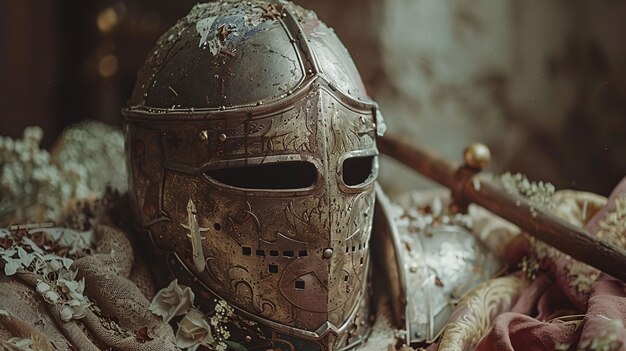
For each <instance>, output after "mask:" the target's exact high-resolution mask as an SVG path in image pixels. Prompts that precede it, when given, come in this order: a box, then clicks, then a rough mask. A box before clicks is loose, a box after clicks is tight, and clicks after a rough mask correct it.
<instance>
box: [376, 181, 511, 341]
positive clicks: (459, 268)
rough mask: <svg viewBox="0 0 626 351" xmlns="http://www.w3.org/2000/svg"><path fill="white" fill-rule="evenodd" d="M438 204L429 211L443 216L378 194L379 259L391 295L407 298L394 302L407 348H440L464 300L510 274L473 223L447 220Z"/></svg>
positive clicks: (465, 219)
mask: <svg viewBox="0 0 626 351" xmlns="http://www.w3.org/2000/svg"><path fill="white" fill-rule="evenodd" d="M434 199H435V201H434V202H433V204H437V205H433V206H428V207H427V208H428V209H429V211H433V212H437V213H435V214H434V215H431V214H424V213H420V212H418V209H419V204H417V203H415V202H414V201H410V200H409V201H404V202H409V203H408V204H405V205H404V206H400V205H398V204H396V203H392V202H390V201H389V199H388V198H387V197H386V196H385V194H384V193H383V192H382V191H381V189H380V188H379V187H377V189H376V206H375V218H374V233H375V234H374V235H373V236H372V247H374V252H373V255H375V256H376V259H377V260H376V262H377V263H378V267H377V268H378V269H382V270H384V271H386V272H388V274H387V275H386V276H387V282H386V283H387V286H388V288H389V291H390V293H391V294H392V295H393V296H400V297H401V298H399V299H392V300H391V302H392V312H393V315H394V319H395V322H396V326H397V328H398V329H400V330H402V331H403V334H404V335H403V337H402V338H403V339H404V342H405V343H406V344H413V345H415V344H421V343H432V342H434V341H435V339H437V337H439V335H440V334H441V332H442V331H443V329H444V327H445V325H446V323H447V321H448V318H449V317H450V316H451V315H452V312H453V311H454V309H455V306H456V303H457V302H458V301H459V300H460V299H461V297H463V296H464V295H465V294H466V293H467V292H468V291H470V290H471V289H472V288H473V287H475V286H477V285H478V284H479V283H481V282H483V281H485V280H488V279H490V278H492V277H494V276H496V275H498V274H500V273H502V272H503V271H504V268H505V266H504V265H503V264H502V262H501V261H500V260H499V259H498V258H497V257H496V256H494V255H493V253H491V252H489V250H488V249H487V248H486V247H485V245H484V244H483V243H482V242H481V241H480V240H479V239H478V238H477V237H476V236H475V235H474V234H472V232H471V231H470V230H469V226H471V220H470V219H469V217H467V216H464V215H461V214H457V215H455V216H452V215H448V214H446V213H445V211H444V208H446V207H447V206H445V205H444V204H442V202H441V200H440V198H439V197H437V196H435V197H434ZM422 205H423V204H422ZM432 207H437V208H439V209H437V210H433V209H432Z"/></svg>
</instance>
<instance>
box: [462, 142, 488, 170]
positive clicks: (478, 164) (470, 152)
mask: <svg viewBox="0 0 626 351" xmlns="http://www.w3.org/2000/svg"><path fill="white" fill-rule="evenodd" d="M463 160H464V161H465V165H466V166H469V167H471V168H475V169H478V170H481V169H483V168H484V167H485V166H487V164H488V163H489V161H491V151H490V150H489V148H488V147H487V146H486V145H485V144H481V143H473V144H470V145H469V146H468V147H466V148H465V151H463Z"/></svg>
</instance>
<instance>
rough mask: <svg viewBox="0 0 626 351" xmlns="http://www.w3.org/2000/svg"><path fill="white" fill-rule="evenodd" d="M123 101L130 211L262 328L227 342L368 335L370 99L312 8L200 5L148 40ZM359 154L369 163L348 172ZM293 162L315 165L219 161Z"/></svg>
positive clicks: (353, 340)
mask: <svg viewBox="0 0 626 351" xmlns="http://www.w3.org/2000/svg"><path fill="white" fill-rule="evenodd" d="M124 113H125V115H126V142H127V162H128V166H129V167H128V169H129V170H130V177H129V178H130V180H129V182H130V189H131V199H132V204H133V209H134V215H135V217H136V220H137V222H138V224H139V226H140V227H141V228H143V229H144V230H145V231H146V232H147V233H148V236H149V240H150V241H151V242H152V243H153V244H154V245H155V247H156V248H158V249H159V250H161V251H163V252H166V253H168V255H170V256H171V255H173V257H174V259H172V260H171V261H170V260H168V264H170V270H171V271H172V272H174V274H180V276H181V277H182V275H183V274H184V273H185V272H188V273H189V274H190V275H191V276H193V277H195V278H197V281H198V284H200V285H201V286H202V287H204V288H206V291H207V294H209V293H210V296H215V297H219V298H222V299H224V300H226V301H227V302H229V303H230V304H232V305H233V306H235V307H236V308H237V311H238V313H239V314H240V315H241V316H244V317H245V318H247V319H249V320H253V321H255V322H256V323H259V325H261V326H263V328H266V329H268V330H270V331H271V335H272V336H271V337H269V341H268V342H269V344H264V345H250V344H249V342H250V340H253V339H254V338H252V337H251V336H250V335H244V334H242V333H240V335H238V334H237V333H231V334H233V335H238V336H240V337H241V340H235V341H237V342H240V343H242V345H244V346H246V347H249V348H250V349H254V347H259V348H262V347H265V348H268V347H272V348H275V349H277V350H296V349H298V350H300V349H306V350H337V349H344V348H348V347H351V346H353V345H355V344H358V343H359V342H361V341H362V340H363V339H364V338H365V336H366V335H367V334H368V332H369V322H368V318H369V315H368V306H367V305H368V303H367V301H369V300H368V298H369V297H368V292H367V290H368V289H367V279H366V278H367V274H368V267H369V265H370V257H369V245H368V244H369V239H370V234H371V229H372V218H373V209H374V183H375V179H376V176H377V169H378V166H377V160H376V156H377V155H378V151H377V148H376V136H377V129H379V128H380V124H379V123H378V122H379V121H377V119H378V117H379V114H378V112H377V107H376V105H375V103H374V102H373V101H371V100H370V99H369V98H368V97H367V95H366V93H365V89H364V88H363V84H362V82H361V79H360V77H359V75H358V72H357V71H356V68H355V67H354V64H353V63H352V60H351V58H350V56H349V55H348V53H347V51H346V49H345V48H344V47H343V45H342V44H341V43H340V42H339V40H338V39H337V37H336V35H335V34H334V32H333V31H332V30H330V29H329V28H328V27H326V26H325V25H324V24H323V23H322V22H320V21H319V20H318V19H317V17H316V16H315V14H314V13H312V12H310V11H306V10H303V9H302V8H300V7H297V6H296V5H293V4H291V3H287V2H284V3H283V2H277V3H274V2H266V1H250V2H245V1H221V2H214V3H206V4H199V5H197V6H196V7H194V9H192V11H191V12H190V14H189V15H188V16H187V17H185V18H183V19H181V20H180V21H179V22H178V23H177V24H176V25H175V26H174V27H172V28H171V29H170V30H169V31H168V32H167V33H165V34H164V35H163V36H162V37H161V39H159V41H158V43H157V45H156V47H155V48H154V50H153V51H152V53H151V54H150V55H149V56H148V59H147V62H146V64H145V65H144V67H143V68H142V69H141V71H140V72H139V75H138V80H137V83H136V86H135V90H134V93H133V95H132V97H131V99H130V103H129V107H128V108H127V109H126V110H125V111H124ZM354 158H371V160H370V161H369V162H370V164H371V166H370V167H369V169H367V175H366V176H365V177H364V178H363V179H362V181H361V182H360V183H357V184H346V183H345V182H344V174H343V172H344V171H345V170H346V169H344V162H349V160H352V159H354ZM290 162H292V163H293V162H301V163H302V162H304V163H307V164H308V165H309V166H310V167H311V169H312V170H313V172H314V177H313V181H312V182H311V184H308V185H306V186H302V187H297V188H288V189H282V188H280V187H281V184H274V185H275V186H276V187H273V186H271V184H270V185H269V186H267V184H266V186H265V187H246V186H237V185H233V184H230V183H229V181H230V180H231V179H225V180H224V179H221V180H220V179H218V178H216V177H217V176H215V174H217V173H215V172H216V171H219V170H225V169H227V170H233V169H234V170H236V171H237V172H248V173H246V175H245V177H244V178H247V179H248V180H249V179H250V178H254V177H257V176H259V174H258V173H255V172H256V171H250V170H255V169H256V170H258V169H259V168H251V167H254V166H263V167H268V166H269V167H270V168H269V169H272V168H271V166H272V165H284V164H286V163H290ZM276 169H278V168H276ZM279 178H280V174H276V179H279ZM232 179H233V180H234V179H235V177H233V178H232ZM278 188H280V189H278ZM179 264H180V267H178V265H179ZM207 296H209V295H207ZM281 335H282V336H281ZM294 340H295V341H294ZM302 340H305V341H308V343H302ZM296 341H297V342H296ZM246 343H248V344H246ZM296 345H297V346H296Z"/></svg>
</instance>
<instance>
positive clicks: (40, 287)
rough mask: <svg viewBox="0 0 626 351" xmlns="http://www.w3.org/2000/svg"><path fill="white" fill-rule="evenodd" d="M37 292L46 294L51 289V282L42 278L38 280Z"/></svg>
mask: <svg viewBox="0 0 626 351" xmlns="http://www.w3.org/2000/svg"><path fill="white" fill-rule="evenodd" d="M36 289H37V292H38V293H40V294H42V295H43V294H44V293H45V292H46V291H48V290H50V284H48V283H46V282H43V281H41V280H39V281H37V288H36Z"/></svg>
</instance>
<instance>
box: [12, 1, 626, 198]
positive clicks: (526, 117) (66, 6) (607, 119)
mask: <svg viewBox="0 0 626 351" xmlns="http://www.w3.org/2000/svg"><path fill="white" fill-rule="evenodd" d="M196 2H197V1H195V0H193V1H192V0H177V1H166V0H118V1H108V0H106V1H105V0H91V1H83V0H64V1H53V0H40V1H25V0H3V1H2V2H0V134H1V135H10V136H13V137H19V136H21V133H22V130H23V129H24V127H26V126H29V125H40V126H42V127H43V128H44V130H45V138H44V142H43V143H44V146H45V147H49V146H50V145H51V144H52V143H53V142H54V140H55V139H56V137H57V136H58V135H59V133H60V132H61V131H62V130H63V128H64V127H66V126H67V125H69V124H72V123H75V122H77V121H80V120H83V119H97V120H101V121H104V122H107V123H110V124H114V125H121V124H122V118H121V115H120V113H119V111H120V108H121V107H122V106H123V105H124V104H125V101H126V99H127V98H128V97H129V95H130V92H131V90H132V87H133V84H134V80H135V76H136V72H137V71H138V69H139V67H140V65H141V64H142V62H143V60H144V59H145V57H146V55H147V53H148V51H149V50H150V49H151V48H152V46H153V45H154V43H155V41H156V40H157V38H158V37H159V36H160V34H161V33H163V32H164V31H165V30H166V29H167V28H168V27H170V26H171V25H173V24H174V23H175V22H176V20H177V19H178V18H179V17H182V16H184V15H186V13H187V12H188V11H189V9H190V8H191V7H192V6H193V5H194V4H195V3H196ZM296 2H297V3H299V4H301V5H303V6H305V7H308V8H311V9H313V10H315V11H317V13H318V16H319V17H320V18H321V19H322V20H323V21H325V22H326V23H327V24H328V25H329V26H331V27H333V28H334V29H335V31H336V33H337V34H338V35H339V37H340V38H341V39H342V41H343V42H344V44H345V45H346V47H347V48H348V50H349V51H350V52H351V54H352V56H353V58H354V60H355V62H356V65H357V67H358V68H359V71H360V72H361V75H362V77H363V79H364V82H365V85H366V87H367V88H368V91H369V93H370V95H371V96H372V97H373V98H374V99H375V100H376V101H378V103H379V104H380V105H381V108H382V111H383V114H384V115H385V118H386V121H387V124H388V127H389V131H390V132H394V133H398V134H403V135H406V136H408V137H410V138H412V139H413V140H415V142H416V143H419V144H421V145H424V146H427V147H429V148H432V149H434V150H436V151H438V152H439V153H442V154H444V155H446V156H448V157H450V158H453V159H455V160H460V158H461V157H460V155H461V151H462V149H463V148H464V147H465V145H467V144H468V143H470V142H472V141H481V142H484V143H486V144H487V145H489V146H490V147H491V149H492V153H493V157H494V159H495V160H494V162H493V164H492V165H491V170H493V171H496V172H502V171H505V170H510V171H512V172H522V173H525V174H527V175H528V176H529V177H530V178H531V179H534V180H546V181H550V182H552V183H554V184H555V185H556V186H557V188H574V189H581V190H588V191H594V192H597V193H600V194H604V195H606V194H608V192H609V191H610V190H611V189H612V188H613V186H614V185H616V183H617V182H618V181H619V180H620V179H621V177H623V176H624V175H625V174H626V45H625V44H626V43H625V42H624V38H625V37H626V21H625V20H624V18H626V1H617V0H587V1H583V0H528V1H516V0H474V1H463V0H343V1H333V0H326V1H321V0H302V1H296ZM381 167H382V170H381V179H382V181H383V183H384V185H386V188H387V189H388V190H389V191H390V192H391V193H400V192H402V191H403V190H405V189H407V188H418V187H424V186H430V184H428V183H427V182H425V181H424V180H423V179H421V178H420V177H418V176H416V175H415V174H413V173H411V172H410V171H408V170H406V169H404V168H402V167H400V166H399V165H398V164H396V163H395V162H394V161H392V160H388V159H384V160H383V161H382V166H381ZM399 179H400V180H401V181H398V180H399Z"/></svg>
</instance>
